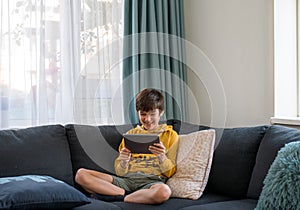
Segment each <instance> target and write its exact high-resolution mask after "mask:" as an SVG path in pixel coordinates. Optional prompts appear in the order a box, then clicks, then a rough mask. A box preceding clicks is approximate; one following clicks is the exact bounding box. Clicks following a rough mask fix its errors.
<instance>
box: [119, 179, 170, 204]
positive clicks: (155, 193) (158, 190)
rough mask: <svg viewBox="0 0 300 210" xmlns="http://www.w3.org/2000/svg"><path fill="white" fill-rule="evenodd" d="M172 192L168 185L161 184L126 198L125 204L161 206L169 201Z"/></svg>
mask: <svg viewBox="0 0 300 210" xmlns="http://www.w3.org/2000/svg"><path fill="white" fill-rule="evenodd" d="M170 196H171V190H170V188H169V186H168V185H166V184H163V183H159V184H154V185H152V186H151V187H150V188H149V189H141V190H137V191H135V192H133V193H131V194H129V195H127V196H125V199H124V201H125V202H131V203H142V204H159V203H162V202H164V201H166V200H168V199H169V198H170Z"/></svg>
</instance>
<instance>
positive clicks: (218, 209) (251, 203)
mask: <svg viewBox="0 0 300 210" xmlns="http://www.w3.org/2000/svg"><path fill="white" fill-rule="evenodd" d="M256 204H257V200H255V199H243V200H232V201H224V202H216V203H208V204H204V205H196V206H189V207H185V208H182V209H181V210H224V209H230V210H241V209H242V210H253V209H254V208H255V206H256Z"/></svg>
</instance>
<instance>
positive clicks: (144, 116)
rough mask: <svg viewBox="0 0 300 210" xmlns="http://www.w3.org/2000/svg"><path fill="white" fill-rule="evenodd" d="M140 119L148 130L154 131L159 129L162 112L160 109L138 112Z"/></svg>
mask: <svg viewBox="0 0 300 210" xmlns="http://www.w3.org/2000/svg"><path fill="white" fill-rule="evenodd" d="M138 114H139V119H140V122H141V123H142V125H143V126H144V128H145V129H146V130H149V131H151V130H154V129H156V128H157V126H158V123H159V120H160V116H161V114H162V112H160V111H159V109H153V110H150V111H147V112H146V111H141V110H140V111H138Z"/></svg>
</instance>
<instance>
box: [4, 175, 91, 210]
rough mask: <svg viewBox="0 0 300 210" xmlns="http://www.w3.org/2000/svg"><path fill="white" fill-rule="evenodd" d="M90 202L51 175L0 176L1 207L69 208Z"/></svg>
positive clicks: (16, 208) (16, 209)
mask: <svg viewBox="0 0 300 210" xmlns="http://www.w3.org/2000/svg"><path fill="white" fill-rule="evenodd" d="M87 203H90V200H89V199H88V198H87V197H86V196H85V195H83V194H82V193H81V192H79V191H78V190H76V189H75V188H74V187H72V186H70V185H68V184H66V183H65V182H63V181H60V180H57V179H54V178H52V177H50V176H39V175H24V176H15V177H6V178H0V209H1V210H6V209H15V210H18V209H20V210H21V209H51V210H52V209H68V208H72V207H75V206H80V205H84V204H87Z"/></svg>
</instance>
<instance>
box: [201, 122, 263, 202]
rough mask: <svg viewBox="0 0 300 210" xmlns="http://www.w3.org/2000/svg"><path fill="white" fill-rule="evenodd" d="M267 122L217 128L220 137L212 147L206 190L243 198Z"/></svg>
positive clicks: (245, 194)
mask: <svg viewBox="0 0 300 210" xmlns="http://www.w3.org/2000/svg"><path fill="white" fill-rule="evenodd" d="M266 130H267V126H257V127H241V128H226V129H224V130H220V129H216V131H217V135H218V133H220V132H222V133H221V134H219V135H220V141H219V142H217V143H218V145H217V147H216V149H215V151H214V157H213V162H212V167H211V171H210V175H209V179H208V184H207V190H208V191H211V192H214V193H219V194H223V195H226V196H230V197H233V198H245V197H246V196H247V191H248V186H249V182H250V179H251V175H252V170H253V168H254V165H255V159H256V155H257V151H258V148H259V145H260V142H261V140H262V138H263V137H264V135H265V132H266Z"/></svg>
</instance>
